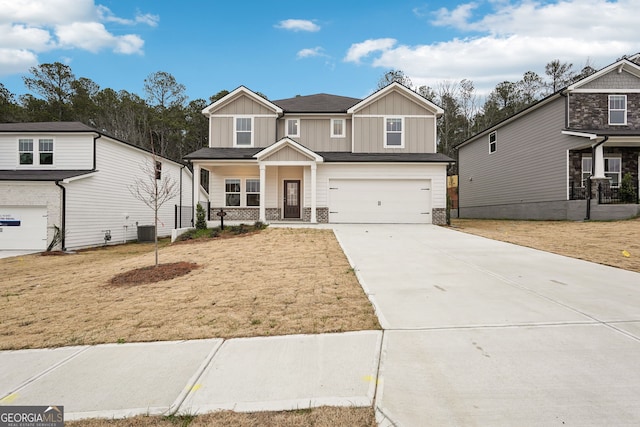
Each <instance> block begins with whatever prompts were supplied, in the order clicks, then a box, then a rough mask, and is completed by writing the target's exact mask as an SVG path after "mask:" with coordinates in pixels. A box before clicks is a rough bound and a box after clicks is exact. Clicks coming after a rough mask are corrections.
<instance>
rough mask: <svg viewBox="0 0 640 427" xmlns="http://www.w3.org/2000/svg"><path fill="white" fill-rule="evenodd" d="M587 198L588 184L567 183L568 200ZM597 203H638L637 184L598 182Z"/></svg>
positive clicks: (639, 201)
mask: <svg viewBox="0 0 640 427" xmlns="http://www.w3.org/2000/svg"><path fill="white" fill-rule="evenodd" d="M588 198H589V188H588V186H584V187H583V186H582V185H576V184H575V183H574V182H573V181H571V182H570V183H569V200H586V199H588ZM597 199H598V204H600V205H610V204H625V203H627V204H638V203H640V199H639V197H638V185H637V184H632V185H630V186H629V187H622V186H619V187H612V186H611V185H610V184H608V183H598V197H597Z"/></svg>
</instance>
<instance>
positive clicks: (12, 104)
mask: <svg viewBox="0 0 640 427" xmlns="http://www.w3.org/2000/svg"><path fill="white" fill-rule="evenodd" d="M20 113H21V111H20V106H19V105H18V104H17V103H16V100H15V97H14V96H13V93H11V91H9V89H7V88H6V87H5V86H4V85H3V84H2V83H0V122H5V123H13V122H17V121H19V119H20Z"/></svg>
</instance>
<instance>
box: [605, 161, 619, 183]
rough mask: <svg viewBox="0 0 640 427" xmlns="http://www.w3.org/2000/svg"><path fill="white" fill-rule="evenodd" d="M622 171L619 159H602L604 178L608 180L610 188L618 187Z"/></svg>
mask: <svg viewBox="0 0 640 427" xmlns="http://www.w3.org/2000/svg"><path fill="white" fill-rule="evenodd" d="M621 170H622V159H620V158H619V157H611V158H607V157H605V158H604V176H606V177H607V178H609V179H610V181H609V183H610V184H611V186H612V187H618V186H620V172H621Z"/></svg>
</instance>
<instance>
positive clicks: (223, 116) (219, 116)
mask: <svg viewBox="0 0 640 427" xmlns="http://www.w3.org/2000/svg"><path fill="white" fill-rule="evenodd" d="M241 116H246V117H249V116H250V117H255V118H263V119H264V118H267V119H277V118H278V117H279V116H277V115H276V114H251V115H247V114H214V115H212V116H211V118H212V119H232V118H234V117H241Z"/></svg>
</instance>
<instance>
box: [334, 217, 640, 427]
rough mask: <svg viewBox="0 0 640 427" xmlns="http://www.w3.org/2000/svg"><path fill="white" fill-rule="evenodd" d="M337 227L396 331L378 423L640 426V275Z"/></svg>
mask: <svg viewBox="0 0 640 427" xmlns="http://www.w3.org/2000/svg"><path fill="white" fill-rule="evenodd" d="M335 232H336V235H337V237H338V239H339V240H340V242H341V244H342V246H343V248H344V249H345V252H346V253H347V256H348V257H349V258H350V261H351V263H352V265H354V268H355V270H356V273H357V275H358V276H359V279H360V281H361V283H362V284H363V286H364V287H365V291H366V292H367V293H368V294H369V297H370V299H371V301H372V302H373V304H374V305H375V307H376V310H377V312H378V314H379V317H380V320H381V323H382V326H383V328H384V329H385V331H384V336H383V346H382V349H383V351H382V355H381V367H380V378H379V385H378V388H377V394H376V409H377V412H378V417H379V420H380V421H381V425H401V426H431V425H433V426H444V425H465V426H467V425H478V426H486V425H491V426H514V425H518V426H534V425H540V426H542V425H544V426H548V425H580V426H585V425H640V405H638V399H640V369H638V360H640V359H639V356H640V274H638V273H631V272H628V271H624V270H619V269H615V268H610V267H605V266H601V265H598V264H593V263H588V262H584V261H579V260H575V259H572V258H567V257H562V256H559V255H553V254H549V253H546V252H541V251H537V250H533V249H528V248H524V247H520V246H515V245H511V244H507V243H503V242H497V241H493V240H489V239H484V238H481V237H476V236H472V235H469V234H465V233H461V232H457V231H455V230H451V229H446V228H442V227H436V226H424V225H415V226H414V225H339V226H336V227H335Z"/></svg>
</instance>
